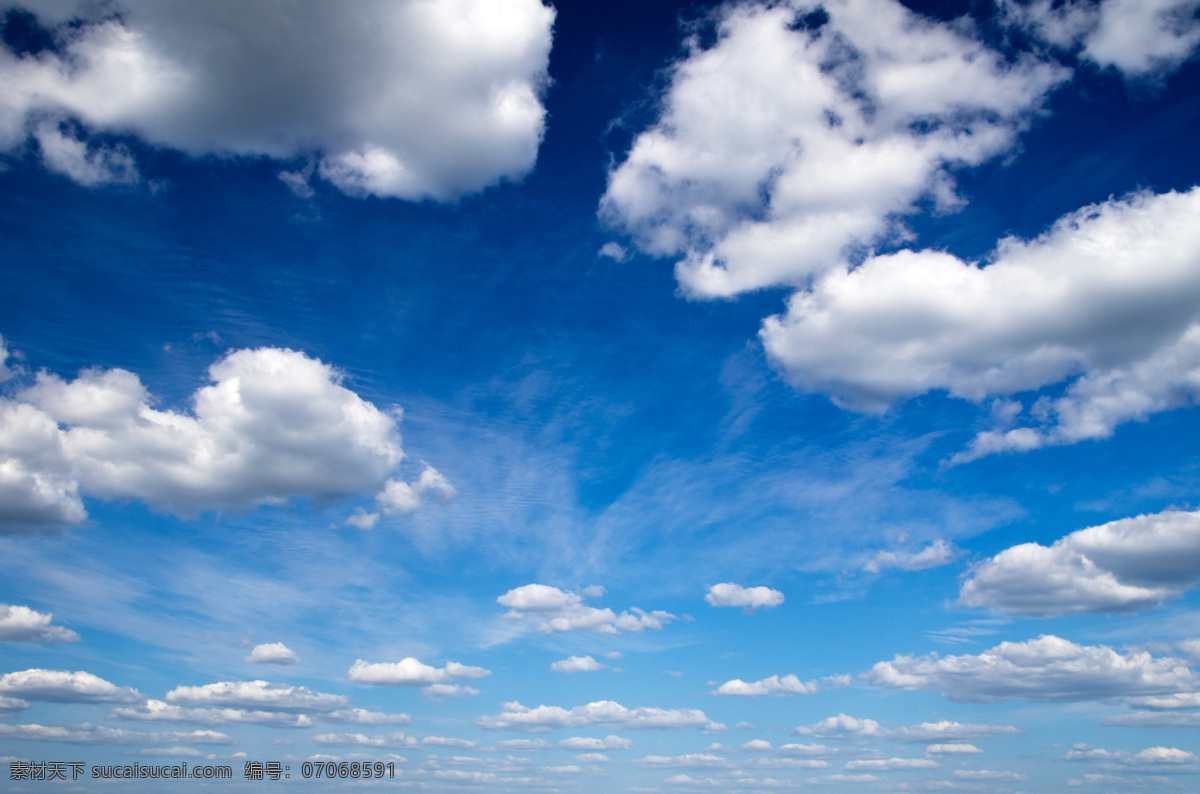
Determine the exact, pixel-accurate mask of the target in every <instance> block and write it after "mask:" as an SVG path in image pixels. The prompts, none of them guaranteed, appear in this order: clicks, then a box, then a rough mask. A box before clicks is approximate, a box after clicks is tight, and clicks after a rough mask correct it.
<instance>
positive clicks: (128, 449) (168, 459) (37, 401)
mask: <svg viewBox="0 0 1200 794" xmlns="http://www.w3.org/2000/svg"><path fill="white" fill-rule="evenodd" d="M209 377H210V378H211V380H212V381H213V384H212V385H210V386H205V387H204V388H201V389H199V390H198V391H196V392H195V394H193V395H192V399H191V402H192V410H191V411H188V412H179V411H174V410H158V409H156V408H153V407H151V404H152V403H153V402H154V399H153V398H152V397H151V395H149V394H148V392H147V391H146V389H145V387H144V386H143V385H142V383H141V381H140V380H139V379H138V377H137V376H136V375H134V374H133V373H131V372H127V371H125V370H121V369H111V370H101V369H90V370H84V371H82V372H80V373H79V375H78V377H76V378H75V380H73V381H66V380H63V379H62V378H59V377H58V376H57V375H53V374H49V373H46V372H41V373H39V374H38V376H37V381H36V383H35V384H34V385H33V386H31V387H29V388H27V389H24V390H23V391H21V392H19V393H18V394H17V396H16V399H15V400H6V399H0V495H3V496H11V497H12V498H11V499H5V500H0V504H3V505H4V507H3V508H0V526H9V527H11V528H18V529H19V528H21V527H23V526H26V525H29V524H36V523H77V522H79V521H82V520H83V519H84V518H85V517H86V514H85V512H84V509H83V505H82V502H81V501H80V496H79V492H80V491H81V490H82V491H85V492H87V493H88V494H90V495H92V496H97V497H100V498H106V499H111V498H130V497H132V498H136V499H141V500H143V501H145V502H146V503H147V504H149V505H151V506H152V507H154V508H157V509H165V510H170V511H172V512H175V513H180V514H184V515H187V514H192V513H195V512H198V511H202V510H208V509H225V508H228V509H235V510H248V509H251V508H253V507H255V506H257V505H261V504H281V503H283V502H286V501H287V500H288V499H289V498H291V497H329V496H337V495H342V494H354V493H361V492H363V491H374V490H377V489H379V488H381V487H383V486H384V485H385V482H396V481H395V480H391V481H389V480H388V478H389V476H391V475H392V473H393V470H394V469H395V468H396V466H397V465H398V464H399V463H400V461H401V460H402V459H403V457H404V453H403V451H402V449H401V446H400V436H399V434H398V432H397V429H396V419H395V417H393V416H391V415H389V414H388V413H385V412H383V411H380V410H379V409H377V408H376V407H375V406H374V405H372V404H371V403H369V402H366V401H365V400H363V399H362V398H361V397H359V396H358V395H357V394H355V393H354V392H352V391H350V390H349V389H347V388H345V387H344V386H342V385H341V380H342V375H341V374H340V373H339V372H338V371H337V370H335V369H334V368H333V367H330V366H329V365H327V364H324V363H322V362H321V361H319V360H317V359H313V358H309V357H308V356H306V355H304V354H303V353H300V352H296V351H294V350H285V349H278V348H259V349H256V350H238V351H235V352H233V353H230V354H228V355H227V356H225V357H224V358H222V359H221V360H219V361H217V362H216V363H215V364H213V365H212V366H211V367H210V368H209ZM434 474H435V475H436V472H435V473H434ZM436 476H437V477H440V475H436ZM430 481H431V475H430V474H429V470H428V469H427V471H426V473H423V474H422V475H421V479H420V480H419V481H418V487H421V488H425V489H426V490H430V489H433V488H434V486H433V485H430V486H420V483H421V482H430Z"/></svg>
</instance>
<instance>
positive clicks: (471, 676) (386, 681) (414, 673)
mask: <svg viewBox="0 0 1200 794" xmlns="http://www.w3.org/2000/svg"><path fill="white" fill-rule="evenodd" d="M491 674H492V671H491V670H485V669H484V668H482V667H470V666H468V665H465V664H459V663H458V662H446V664H445V665H444V666H442V667H433V666H431V665H427V664H423V663H422V662H421V661H420V660H418V659H416V658H414V657H412V656H408V657H405V658H404V659H401V660H400V661H398V662H376V663H371V662H366V661H364V660H362V659H356V660H355V662H354V664H353V665H351V666H350V670H349V671H348V672H347V673H346V678H347V680H349V681H351V682H353V683H355V684H374V685H377V686H419V687H422V689H421V693H422V694H424V695H425V696H426V697H431V698H442V697H474V696H475V695H478V694H479V690H478V689H475V688H474V687H469V686H464V685H462V684H453V683H448V682H450V681H458V680H464V679H465V680H472V681H473V680H475V679H478V678H483V677H484V676H489V675H491Z"/></svg>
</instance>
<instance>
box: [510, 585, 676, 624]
mask: <svg viewBox="0 0 1200 794" xmlns="http://www.w3.org/2000/svg"><path fill="white" fill-rule="evenodd" d="M603 592H604V590H603V588H595V589H591V588H589V590H585V591H584V592H583V593H573V592H570V591H567V590H560V589H559V588H557V587H551V586H550V585H544V584H527V585H524V586H522V587H517V588H514V589H512V590H509V591H508V592H507V593H505V594H504V595H502V596H500V597H499V598H497V599H496V603H498V604H500V605H501V606H505V607H508V608H509V609H508V612H505V613H504V614H503V615H502V616H501V617H502V618H503V619H504V620H506V621H510V622H512V623H513V624H515V625H519V626H522V627H526V628H529V629H533V630H537V631H540V632H543V633H546V634H553V633H558V632H564V631H594V632H597V633H600V634H620V633H621V632H623V631H633V632H640V631H644V630H645V629H661V628H662V627H663V625H665V624H667V623H670V622H671V621H672V620H675V616H674V615H672V614H671V613H670V612H663V611H662V610H657V609H656V610H654V611H652V612H646V611H645V610H642V609H638V608H637V607H630V608H629V609H628V610H627V611H624V612H622V613H621V614H619V615H618V614H617V613H615V612H613V611H612V610H611V609H609V608H608V607H605V608H604V609H599V608H597V607H590V606H588V605H587V604H585V603H583V600H584V596H585V595H593V594H594V595H602V594H603Z"/></svg>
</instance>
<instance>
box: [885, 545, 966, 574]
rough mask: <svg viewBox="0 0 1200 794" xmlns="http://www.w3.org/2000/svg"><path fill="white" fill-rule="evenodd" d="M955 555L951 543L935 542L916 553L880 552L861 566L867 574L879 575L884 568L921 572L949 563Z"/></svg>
mask: <svg viewBox="0 0 1200 794" xmlns="http://www.w3.org/2000/svg"><path fill="white" fill-rule="evenodd" d="M955 555H956V550H955V548H954V544H953V543H947V542H946V541H944V540H935V541H934V542H933V543H930V544H929V545H928V546H926V547H925V548H923V549H921V550H920V551H918V552H903V551H901V552H896V551H880V552H877V553H876V554H875V556H874V557H872V558H871V559H870V560H868V561H867V563H866V564H865V565H863V570H864V571H867V572H868V573H879V572H880V571H881V570H883V569H884V568H901V569H903V570H905V571H923V570H925V569H926V568H937V567H939V566H942V565H946V564H947V563H949V562H951V561H952V560H953V559H954V557H955Z"/></svg>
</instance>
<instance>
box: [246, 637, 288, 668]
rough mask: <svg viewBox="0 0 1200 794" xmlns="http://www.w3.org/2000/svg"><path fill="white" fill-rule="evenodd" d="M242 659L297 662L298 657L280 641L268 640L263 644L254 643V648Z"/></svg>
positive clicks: (284, 662)
mask: <svg viewBox="0 0 1200 794" xmlns="http://www.w3.org/2000/svg"><path fill="white" fill-rule="evenodd" d="M244 661H247V662H257V663H259V664H299V663H300V657H299V656H297V655H296V654H295V652H294V651H292V649H291V648H289V647H287V646H286V645H284V644H283V643H282V642H270V643H266V644H264V645H255V646H254V650H252V651H250V655H249V656H247V657H246V658H245V659H244Z"/></svg>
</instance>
